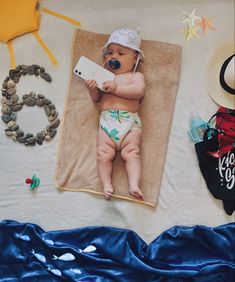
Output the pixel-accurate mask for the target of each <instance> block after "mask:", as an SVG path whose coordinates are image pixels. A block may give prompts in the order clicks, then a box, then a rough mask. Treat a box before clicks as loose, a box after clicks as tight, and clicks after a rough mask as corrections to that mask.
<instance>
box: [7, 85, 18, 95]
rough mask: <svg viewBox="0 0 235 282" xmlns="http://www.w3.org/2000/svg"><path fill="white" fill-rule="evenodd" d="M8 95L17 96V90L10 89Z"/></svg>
mask: <svg viewBox="0 0 235 282" xmlns="http://www.w3.org/2000/svg"><path fill="white" fill-rule="evenodd" d="M7 93H8V94H9V95H14V94H16V89H15V87H14V88H9V89H7Z"/></svg>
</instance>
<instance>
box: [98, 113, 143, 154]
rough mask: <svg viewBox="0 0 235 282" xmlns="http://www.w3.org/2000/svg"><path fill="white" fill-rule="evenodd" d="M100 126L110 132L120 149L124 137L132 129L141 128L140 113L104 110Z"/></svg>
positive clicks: (109, 134)
mask: <svg viewBox="0 0 235 282" xmlns="http://www.w3.org/2000/svg"><path fill="white" fill-rule="evenodd" d="M100 128H102V129H103V130H104V132H106V133H107V134H108V136H109V137H110V138H111V139H112V140H113V142H114V143H115V144H116V145H117V148H118V149H119V148H120V145H121V143H122V141H123V139H124V138H125V136H126V135H127V134H128V133H129V132H130V131H132V130H135V129H141V120H140V118H139V115H138V113H131V112H128V111H121V110H108V111H102V112H101V114H100Z"/></svg>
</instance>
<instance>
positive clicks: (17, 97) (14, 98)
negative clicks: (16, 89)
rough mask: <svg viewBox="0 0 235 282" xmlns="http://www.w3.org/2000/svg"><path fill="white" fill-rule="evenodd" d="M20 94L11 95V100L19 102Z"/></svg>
mask: <svg viewBox="0 0 235 282" xmlns="http://www.w3.org/2000/svg"><path fill="white" fill-rule="evenodd" d="M19 98H20V97H19V96H18V95H12V96H11V101H12V102H13V104H15V103H17V102H18V101H19Z"/></svg>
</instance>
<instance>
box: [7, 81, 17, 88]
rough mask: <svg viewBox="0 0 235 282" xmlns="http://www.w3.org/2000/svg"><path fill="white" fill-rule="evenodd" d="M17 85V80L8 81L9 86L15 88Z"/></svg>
mask: <svg viewBox="0 0 235 282" xmlns="http://www.w3.org/2000/svg"><path fill="white" fill-rule="evenodd" d="M15 86H16V85H15V82H14V81H13V80H9V81H8V82H7V88H14V87H15Z"/></svg>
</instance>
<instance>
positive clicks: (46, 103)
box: [43, 98, 51, 105]
mask: <svg viewBox="0 0 235 282" xmlns="http://www.w3.org/2000/svg"><path fill="white" fill-rule="evenodd" d="M43 102H44V104H45V105H49V104H51V101H50V100H49V99H47V98H44V99H43Z"/></svg>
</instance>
